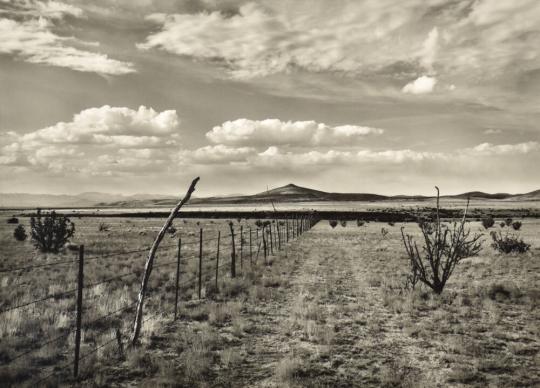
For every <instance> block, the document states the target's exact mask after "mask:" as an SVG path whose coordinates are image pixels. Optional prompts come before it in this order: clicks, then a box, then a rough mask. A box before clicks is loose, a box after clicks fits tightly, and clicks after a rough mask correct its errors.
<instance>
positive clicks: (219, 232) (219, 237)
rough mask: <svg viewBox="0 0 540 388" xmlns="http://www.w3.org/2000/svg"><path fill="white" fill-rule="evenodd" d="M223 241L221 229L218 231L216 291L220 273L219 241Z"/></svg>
mask: <svg viewBox="0 0 540 388" xmlns="http://www.w3.org/2000/svg"><path fill="white" fill-rule="evenodd" d="M220 241H221V230H219V231H218V232H217V252H216V291H217V289H218V273H219V243H220Z"/></svg>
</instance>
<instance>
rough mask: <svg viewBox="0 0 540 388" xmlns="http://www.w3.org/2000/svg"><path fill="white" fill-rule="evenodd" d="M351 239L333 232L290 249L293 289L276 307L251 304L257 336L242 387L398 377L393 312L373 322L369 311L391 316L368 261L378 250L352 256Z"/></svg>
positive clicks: (317, 231)
mask: <svg viewBox="0 0 540 388" xmlns="http://www.w3.org/2000/svg"><path fill="white" fill-rule="evenodd" d="M323 237H324V239H323ZM344 239H346V236H345V237H344V235H343V234H335V235H333V238H329V237H328V230H327V228H324V229H323V228H317V227H315V228H314V229H313V230H311V231H310V232H308V233H306V234H305V235H304V236H302V239H301V241H299V242H297V243H296V245H295V246H293V247H292V248H291V250H290V251H289V257H293V258H296V260H297V262H298V265H297V266H296V267H295V268H294V270H293V272H292V273H291V274H290V278H289V283H290V287H288V288H286V289H283V290H281V291H280V292H279V293H278V294H277V295H278V298H276V299H274V300H272V301H270V302H267V303H262V304H248V305H246V306H245V309H244V310H243V315H245V317H246V319H247V320H248V321H249V323H250V325H251V326H252V327H253V328H254V330H253V331H252V332H251V333H250V334H249V335H248V336H247V337H246V338H245V340H246V343H245V348H246V351H247V357H246V359H245V361H244V363H243V364H242V365H241V366H240V368H241V370H240V371H239V373H238V376H237V378H238V380H239V381H238V385H239V386H253V387H274V386H276V387H277V386H283V385H287V384H288V385H296V384H300V383H301V385H310V386H313V385H315V386H343V387H345V386H370V385H373V386H379V385H380V383H381V376H380V375H381V373H383V374H386V375H385V376H383V378H384V379H385V380H389V379H390V380H393V376H392V374H394V373H395V374H396V378H398V376H397V374H398V373H399V370H395V369H396V366H395V365H393V363H394V360H396V359H398V358H399V357H401V356H402V355H401V352H402V350H401V348H400V347H398V346H396V343H395V341H394V338H393V337H392V333H393V332H394V331H395V330H396V327H395V323H394V321H393V319H392V317H391V316H390V314H388V316H386V315H382V316H381V315H380V314H377V315H376V316H368V315H366V313H367V309H365V308H364V307H365V306H366V304H371V305H372V306H373V305H378V306H377V307H380V308H375V309H374V308H370V309H369V310H370V311H384V308H382V300H381V296H380V292H379V291H378V290H377V289H375V288H370V286H369V276H370V274H369V272H368V271H367V270H366V267H365V266H364V265H362V263H361V262H362V261H363V260H367V259H368V257H367V256H369V254H370V253H371V252H369V251H368V250H366V251H365V252H363V253H365V255H366V257H359V256H358V250H357V251H356V254H351V253H350V252H351V249H349V244H350V243H351V241H345V240H344ZM340 240H342V241H340ZM323 241H324V243H323ZM336 247H338V249H337V250H336ZM339 247H341V248H339ZM278 260H279V259H278ZM384 368H386V369H387V370H382V371H381V369H384ZM398 369H399V367H398Z"/></svg>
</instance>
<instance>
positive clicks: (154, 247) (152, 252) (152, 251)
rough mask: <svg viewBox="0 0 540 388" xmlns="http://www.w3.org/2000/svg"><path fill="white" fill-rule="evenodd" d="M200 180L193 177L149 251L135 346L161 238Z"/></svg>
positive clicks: (135, 341) (142, 286) (138, 302)
mask: <svg viewBox="0 0 540 388" xmlns="http://www.w3.org/2000/svg"><path fill="white" fill-rule="evenodd" d="M198 181H199V177H197V178H195V179H193V181H192V182H191V185H190V186H189V189H188V191H187V193H186V195H185V196H184V198H182V199H181V200H180V202H178V204H177V205H176V206H175V207H174V209H172V211H171V214H169V217H168V218H167V221H165V224H164V225H163V227H162V228H161V230H160V231H159V233H158V235H157V237H156V239H155V240H154V243H153V244H152V248H150V252H148V258H147V259H146V264H145V265H144V274H143V278H142V282H141V288H140V291H139V295H138V298H137V310H136V312H135V319H134V322H133V333H132V335H131V345H132V346H134V345H136V344H137V343H138V341H139V335H140V333H141V326H142V316H143V306H144V297H145V296H146V288H147V287H148V281H149V279H150V275H151V274H152V268H153V266H154V258H155V256H156V252H157V249H158V247H159V244H160V243H161V240H163V238H164V237H165V233H167V230H168V229H169V227H170V226H171V225H172V222H173V221H174V218H175V217H176V215H177V214H178V211H179V210H180V208H182V206H184V204H185V203H186V202H188V201H189V199H190V198H191V194H193V192H194V191H195V186H196V185H197V182H198Z"/></svg>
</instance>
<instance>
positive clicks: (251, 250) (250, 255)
mask: <svg viewBox="0 0 540 388" xmlns="http://www.w3.org/2000/svg"><path fill="white" fill-rule="evenodd" d="M249 265H253V247H252V245H251V228H249Z"/></svg>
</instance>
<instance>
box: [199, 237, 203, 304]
mask: <svg viewBox="0 0 540 388" xmlns="http://www.w3.org/2000/svg"><path fill="white" fill-rule="evenodd" d="M202 234H203V231H202V228H200V229H199V299H201V291H202V245H203V238H202Z"/></svg>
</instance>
